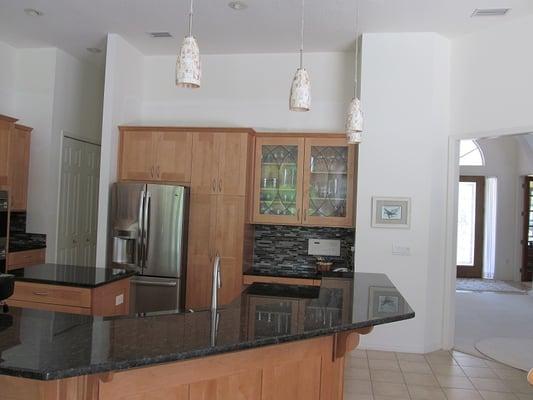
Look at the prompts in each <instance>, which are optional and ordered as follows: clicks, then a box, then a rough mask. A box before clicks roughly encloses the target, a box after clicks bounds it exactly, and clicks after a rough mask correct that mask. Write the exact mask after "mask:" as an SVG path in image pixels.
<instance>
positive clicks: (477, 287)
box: [455, 278, 531, 294]
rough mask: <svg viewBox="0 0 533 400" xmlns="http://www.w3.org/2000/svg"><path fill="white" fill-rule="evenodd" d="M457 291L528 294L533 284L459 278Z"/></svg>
mask: <svg viewBox="0 0 533 400" xmlns="http://www.w3.org/2000/svg"><path fill="white" fill-rule="evenodd" d="M455 289H456V290H464V291H470V292H499V293H515V294H527V292H528V290H531V283H529V284H526V283H522V282H510V281H498V280H496V279H472V278H457V281H456V286H455Z"/></svg>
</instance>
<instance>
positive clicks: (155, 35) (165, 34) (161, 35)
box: [148, 32, 172, 39]
mask: <svg viewBox="0 0 533 400" xmlns="http://www.w3.org/2000/svg"><path fill="white" fill-rule="evenodd" d="M148 34H149V35H150V36H151V37H153V38H155V39H157V38H171V37H172V35H171V34H170V32H148Z"/></svg>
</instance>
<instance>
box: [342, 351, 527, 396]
mask: <svg viewBox="0 0 533 400" xmlns="http://www.w3.org/2000/svg"><path fill="white" fill-rule="evenodd" d="M344 383H345V386H344V400H400V399H410V400H533V386H529V384H528V383H527V381H526V373H525V372H523V371H519V370H516V369H513V368H510V367H508V366H505V365H503V364H499V363H497V362H494V361H490V360H486V359H482V358H477V357H473V356H470V355H467V354H464V353H459V352H457V351H453V352H449V351H438V352H435V353H430V354H425V355H422V354H407V353H390V352H383V351H371V350H367V351H365V350H355V351H353V352H352V353H351V354H350V355H349V356H348V357H347V361H346V369H345V380H344Z"/></svg>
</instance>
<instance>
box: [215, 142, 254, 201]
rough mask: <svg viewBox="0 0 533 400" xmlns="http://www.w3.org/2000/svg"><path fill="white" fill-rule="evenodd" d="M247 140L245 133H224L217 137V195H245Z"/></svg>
mask: <svg viewBox="0 0 533 400" xmlns="http://www.w3.org/2000/svg"><path fill="white" fill-rule="evenodd" d="M248 138H249V135H248V133H247V132H243V133H237V132H226V133H222V134H218V135H217V140H218V143H219V145H218V148H219V163H218V165H219V166H218V168H219V175H218V183H217V185H218V192H219V193H221V194H224V195H234V196H245V195H246V180H247V165H248ZM250 157H251V155H250Z"/></svg>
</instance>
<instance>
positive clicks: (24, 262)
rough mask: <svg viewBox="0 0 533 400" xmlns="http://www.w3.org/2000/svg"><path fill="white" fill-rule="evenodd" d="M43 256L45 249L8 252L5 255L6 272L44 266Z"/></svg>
mask: <svg viewBox="0 0 533 400" xmlns="http://www.w3.org/2000/svg"><path fill="white" fill-rule="evenodd" d="M45 256H46V249H35V250H26V251H17V252H14V253H12V252H9V253H8V255H7V270H8V271H9V270H12V269H17V268H25V267H31V266H32V265H39V264H44V262H45Z"/></svg>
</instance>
